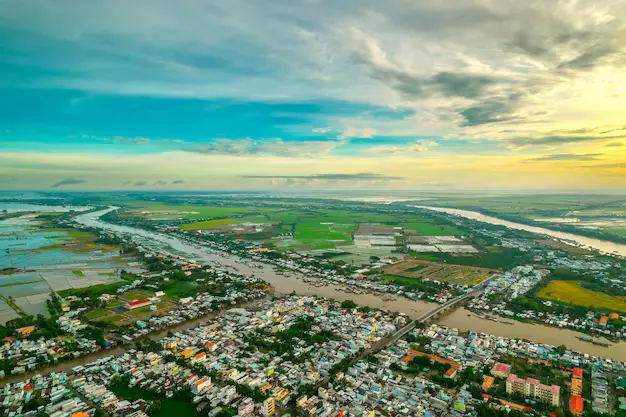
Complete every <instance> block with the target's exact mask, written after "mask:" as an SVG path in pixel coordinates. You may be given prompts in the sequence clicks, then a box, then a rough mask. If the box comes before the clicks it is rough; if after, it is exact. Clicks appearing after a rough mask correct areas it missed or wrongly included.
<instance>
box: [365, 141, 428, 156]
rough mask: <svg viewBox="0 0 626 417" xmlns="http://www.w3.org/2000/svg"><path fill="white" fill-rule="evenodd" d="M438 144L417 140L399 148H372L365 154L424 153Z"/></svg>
mask: <svg viewBox="0 0 626 417" xmlns="http://www.w3.org/2000/svg"><path fill="white" fill-rule="evenodd" d="M438 145H439V144H438V143H437V142H435V141H432V140H418V141H416V142H415V143H412V144H408V145H399V146H373V147H371V148H369V149H367V151H366V152H367V153H372V154H385V155H395V154H402V155H407V154H411V153H426V152H429V151H430V150H431V149H432V148H434V147H436V146H438Z"/></svg>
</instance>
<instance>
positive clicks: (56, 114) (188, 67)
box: [0, 0, 626, 192]
mask: <svg viewBox="0 0 626 417" xmlns="http://www.w3.org/2000/svg"><path fill="white" fill-rule="evenodd" d="M0 40H1V42H0V189H8V190H23V189H36V190H59V191H60V190H231V189H232V190H273V189H276V190H281V189H290V190H291V189H316V190H320V189H333V190H344V189H345V190H348V189H355V190H361V189H363V190H366V189H368V190H369V189H373V190H377V189H380V190H451V191H454V190H464V191H465V190H536V191H583V190H584V191H598V192H605V191H606V192H621V191H626V0H602V1H577V0H548V1H546V0H525V1H519V0H446V1H440V0H386V1H384V2H381V1H370V0H342V1H336V0H272V1H258V0H229V1H222V2H218V1H213V0H178V1H175V2H173V1H170V0H133V1H128V0H57V1H49V0H0Z"/></svg>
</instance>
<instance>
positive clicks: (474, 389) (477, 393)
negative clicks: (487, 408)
mask: <svg viewBox="0 0 626 417" xmlns="http://www.w3.org/2000/svg"><path fill="white" fill-rule="evenodd" d="M470 393H471V394H472V397H474V398H475V399H477V400H482V398H483V390H482V389H480V387H479V386H478V385H472V386H471V387H470Z"/></svg>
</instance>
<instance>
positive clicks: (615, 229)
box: [602, 227, 626, 236]
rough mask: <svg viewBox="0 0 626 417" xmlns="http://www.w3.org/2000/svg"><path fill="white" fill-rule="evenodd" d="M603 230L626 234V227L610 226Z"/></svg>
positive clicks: (619, 234)
mask: <svg viewBox="0 0 626 417" xmlns="http://www.w3.org/2000/svg"><path fill="white" fill-rule="evenodd" d="M602 231H603V232H606V233H610V234H612V235H615V236H626V228H624V227H610V228H608V229H602Z"/></svg>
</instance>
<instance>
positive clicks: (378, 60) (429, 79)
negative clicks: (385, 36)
mask: <svg viewBox="0 0 626 417" xmlns="http://www.w3.org/2000/svg"><path fill="white" fill-rule="evenodd" d="M355 35H356V37H357V38H359V39H360V41H361V42H362V45H363V48H358V49H357V52H356V55H355V59H356V61H357V62H360V63H362V64H364V65H366V66H367V68H368V70H369V73H370V74H371V76H372V77H373V78H374V79H376V80H378V81H380V82H382V83H384V84H385V85H387V86H389V87H390V88H392V89H394V90H396V91H398V92H399V93H401V94H402V95H403V96H405V97H409V98H427V97H431V96H433V95H436V94H439V95H442V96H444V97H461V98H468V99H477V98H481V97H484V96H485V94H486V92H487V90H488V89H489V88H490V87H492V86H495V85H497V84H501V83H504V82H506V80H505V79H504V78H503V77H501V76H494V75H490V74H486V73H482V74H481V73H473V72H470V71H468V72H452V71H441V72H436V73H434V74H433V75H430V76H424V75H420V74H418V73H416V72H415V71H414V70H412V69H409V68H406V67H401V66H400V65H398V64H396V63H394V62H391V61H390V60H389V58H388V57H387V54H386V52H384V51H383V50H382V48H381V47H380V45H379V44H378V43H377V41H376V40H375V39H373V38H371V37H369V36H367V35H365V34H363V33H361V32H357V33H356V34H355Z"/></svg>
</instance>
